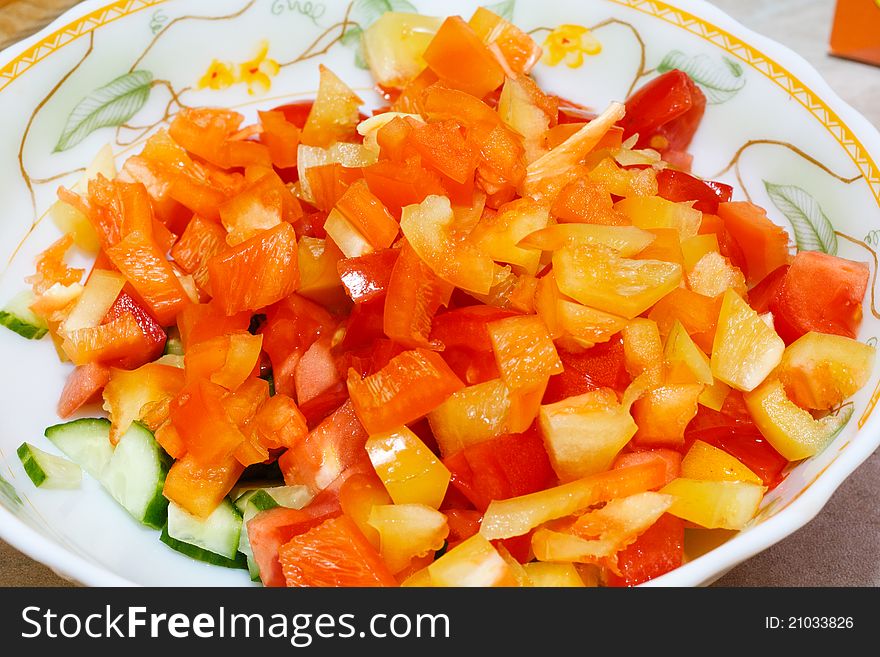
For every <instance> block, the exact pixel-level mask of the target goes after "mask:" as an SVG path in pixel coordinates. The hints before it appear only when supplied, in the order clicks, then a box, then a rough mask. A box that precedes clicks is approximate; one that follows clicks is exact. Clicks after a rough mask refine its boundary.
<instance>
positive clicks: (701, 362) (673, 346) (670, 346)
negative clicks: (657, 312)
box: [663, 320, 714, 386]
mask: <svg viewBox="0 0 880 657" xmlns="http://www.w3.org/2000/svg"><path fill="white" fill-rule="evenodd" d="M663 356H664V360H665V362H666V368H667V372H666V380H667V381H668V382H669V383H702V384H704V385H707V386H708V385H712V382H713V380H714V379H713V377H712V366H711V364H710V363H709V357H708V356H707V355H706V354H704V353H703V351H702V349H700V348H699V347H698V346H697V345H696V344H695V343H694V341H693V340H692V339H691V336H690V335H688V332H687V331H686V330H685V328H684V326H682V324H681V322H680V321H678V320H675V324H673V325H672V330H671V331H670V332H669V335H668V336H667V337H666V347H665V349H664V351H663Z"/></svg>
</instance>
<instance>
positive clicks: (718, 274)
mask: <svg viewBox="0 0 880 657" xmlns="http://www.w3.org/2000/svg"><path fill="white" fill-rule="evenodd" d="M687 284H688V287H689V288H690V289H691V291H693V292H696V293H697V294H702V295H703V296H706V297H712V298H714V297H717V296H719V295H721V294H724V293H725V292H726V291H727V290H733V291H734V292H736V293H737V294H739V295H741V296H742V295H745V294H746V292H747V291H748V288H747V287H746V277H745V276H744V275H743V273H742V271H740V270H739V269H738V268H736V267H734V266H733V265H732V264H730V261H729V260H728V259H727V258H725V257H724V256H723V255H721V254H720V253H717V252H716V251H710V252H709V253H707V254H705V255H704V256H703V257H702V258H700V259H699V260H698V261H697V263H696V264H695V265H694V267H693V269H691V271H689V272H688V274H687Z"/></svg>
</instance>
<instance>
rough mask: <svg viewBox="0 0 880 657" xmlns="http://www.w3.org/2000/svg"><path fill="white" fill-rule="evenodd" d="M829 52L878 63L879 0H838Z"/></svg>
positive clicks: (879, 55) (878, 64)
mask: <svg viewBox="0 0 880 657" xmlns="http://www.w3.org/2000/svg"><path fill="white" fill-rule="evenodd" d="M830 52H831V54H832V55H836V56H838V57H845V58H846V59H854V60H856V61H860V62H867V63H868V64H874V65H876V66H880V1H878V0H837V9H836V11H835V13H834V25H833V27H832V29H831V49H830Z"/></svg>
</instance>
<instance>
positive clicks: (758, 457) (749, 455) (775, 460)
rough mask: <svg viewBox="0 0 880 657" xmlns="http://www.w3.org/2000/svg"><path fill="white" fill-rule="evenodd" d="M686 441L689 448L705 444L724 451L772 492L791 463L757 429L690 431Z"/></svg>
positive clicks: (724, 426)
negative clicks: (696, 443) (697, 443)
mask: <svg viewBox="0 0 880 657" xmlns="http://www.w3.org/2000/svg"><path fill="white" fill-rule="evenodd" d="M685 439H686V441H687V446H688V447H689V446H690V445H692V444H693V443H694V442H695V441H697V440H702V441H703V442H704V443H708V444H709V445H712V446H713V447H717V448H719V449H723V450H724V451H725V452H727V453H728V454H730V455H731V456H733V457H735V458H736V459H737V460H739V461H740V462H741V463H742V464H743V465H745V466H746V467H747V468H748V469H749V470H751V471H752V472H754V473H755V474H756V475H758V476H759V477H760V478H761V480H762V481H763V482H764V485H765V486H769V487H771V488H772V487H775V486H776V485H778V484H779V482H781V481H782V479H783V475H782V471H783V469H785V466H787V465H788V459H786V458H785V457H784V456H782V455H781V454H780V453H779V452H777V451H776V450H775V449H774V448H773V446H772V445H770V443H768V442H767V440H766V439H765V438H764V437H763V436H762V435H761V432H760V431H758V429H757V427H755V426H754V425H751V426H749V425H747V424H746V425H743V424H736V423H733V422H731V423H729V424H722V425H718V426H715V427H707V428H704V429H698V430H690V429H689V430H688V432H687V433H686V434H685Z"/></svg>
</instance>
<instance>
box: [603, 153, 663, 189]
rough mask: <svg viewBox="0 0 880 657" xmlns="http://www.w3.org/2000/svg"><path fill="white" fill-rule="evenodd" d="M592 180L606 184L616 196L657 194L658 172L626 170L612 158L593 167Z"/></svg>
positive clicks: (651, 170)
mask: <svg viewBox="0 0 880 657" xmlns="http://www.w3.org/2000/svg"><path fill="white" fill-rule="evenodd" d="M590 180H592V181H594V182H600V183H604V184H605V185H606V186H607V187H608V191H609V192H611V193H612V194H614V195H615V196H623V197H626V198H630V197H633V196H655V195H656V194H657V172H656V171H654V169H653V168H651V167H648V168H646V169H624V168H621V167H619V166H618V165H617V162H615V161H614V160H613V159H612V158H610V157H606V158H604V159H602V160H601V161H600V162H599V163H598V164H597V165H596V166H595V167H593V169H592V170H591V171H590Z"/></svg>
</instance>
